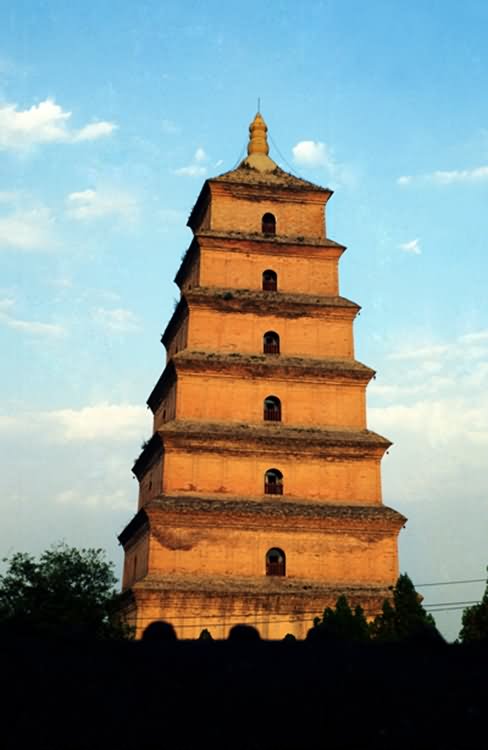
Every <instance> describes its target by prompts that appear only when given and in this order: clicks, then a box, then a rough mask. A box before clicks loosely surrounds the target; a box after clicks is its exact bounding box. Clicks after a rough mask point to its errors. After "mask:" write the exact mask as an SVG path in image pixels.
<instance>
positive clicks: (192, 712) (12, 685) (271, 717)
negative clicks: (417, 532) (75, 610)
mask: <svg viewBox="0 0 488 750" xmlns="http://www.w3.org/2000/svg"><path fill="white" fill-rule="evenodd" d="M0 659H1V664H2V681H3V686H4V691H3V699H2V713H3V717H4V719H3V722H2V748H4V749H5V750H10V748H12V750H13V748H19V747H35V748H37V750H39V749H41V748H46V750H47V749H49V750H58V748H59V749H60V750H61V749H62V750H94V749H95V748H96V749H98V748H104V749H107V748H120V749H125V748H127V750H129V748H137V750H141V749H142V748H174V749H175V750H176V749H178V750H180V749H182V748H192V749H193V748H207V747H209V748H212V750H215V749H216V748H226V749H227V748H233V750H241V749H242V750H260V749H261V748H262V750H301V748H304V749H305V748H363V747H375V748H378V749H380V748H385V750H386V748H388V750H391V748H399V747H401V748H403V747H409V748H410V747H412V746H420V747H432V748H437V747H439V748H441V747H442V748H451V747H452V748H461V747H465V746H467V745H468V746H469V744H471V743H473V744H474V743H475V742H476V737H477V735H479V736H483V732H484V728H485V723H486V722H485V708H486V673H487V668H488V649H486V648H485V647H483V646H480V645H478V646H461V645H457V644H454V645H440V646H437V645H435V646H434V645H432V644H426V643H423V644H419V643H409V644H405V643H380V642H375V643H357V642H356V643H354V642H340V641H337V642H335V643H331V642H327V641H322V640H308V641H280V642H270V641H263V640H259V639H248V640H246V639H241V638H235V639H228V640H225V641H217V640H214V641H212V640H208V639H204V640H200V641H178V640H175V639H174V640H172V641H169V640H167V641H162V640H159V641H158V640H151V639H148V640H142V641H100V640H92V641H88V640H70V639H46V638H43V639H29V638H22V639H9V640H7V639H3V640H2V641H1V643H0ZM476 746H478V745H476Z"/></svg>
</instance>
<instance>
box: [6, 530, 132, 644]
mask: <svg viewBox="0 0 488 750" xmlns="http://www.w3.org/2000/svg"><path fill="white" fill-rule="evenodd" d="M4 562H6V563H7V564H8V565H7V571H6V573H4V574H3V575H1V576H0V625H1V626H2V630H3V632H4V633H7V634H8V633H28V634H35V635H50V636H57V635H67V634H69V635H80V636H89V637H96V638H125V637H130V629H129V628H128V627H127V626H125V625H124V624H123V623H121V622H119V620H118V617H117V605H118V600H119V595H118V594H117V592H116V590H115V588H114V587H115V584H116V582H117V579H116V577H115V575H114V572H113V563H111V562H108V561H107V560H106V559H105V552H104V551H103V550H101V549H77V548H75V547H68V545H66V544H65V543H60V544H55V545H53V546H52V547H50V548H49V549H47V550H46V551H44V552H43V553H42V554H41V556H40V558H39V559H38V560H36V559H35V558H34V557H33V556H32V555H29V554H27V553H24V552H17V553H15V554H14V555H12V556H11V557H10V558H4Z"/></svg>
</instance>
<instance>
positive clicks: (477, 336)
mask: <svg viewBox="0 0 488 750" xmlns="http://www.w3.org/2000/svg"><path fill="white" fill-rule="evenodd" d="M460 340H461V341H464V342H467V343H471V342H472V341H488V330H484V331H475V332H473V333H465V334H464V335H463V336H461V338H460Z"/></svg>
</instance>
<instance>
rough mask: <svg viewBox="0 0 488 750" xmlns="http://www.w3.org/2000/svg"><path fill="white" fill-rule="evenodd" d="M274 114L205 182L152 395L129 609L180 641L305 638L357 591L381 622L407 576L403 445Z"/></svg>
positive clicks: (313, 197) (135, 620) (335, 249)
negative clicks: (270, 136)
mask: <svg viewBox="0 0 488 750" xmlns="http://www.w3.org/2000/svg"><path fill="white" fill-rule="evenodd" d="M266 133H267V128H266V125H265V123H264V121H263V119H262V117H261V115H260V114H258V115H256V117H255V119H254V121H253V122H252V124H251V126H250V140H249V145H248V156H247V157H246V158H245V159H244V161H242V163H241V164H240V165H239V166H238V167H237V168H236V169H234V170H232V171H231V172H226V173H225V174H223V175H221V176H220V177H215V178H212V179H208V180H206V181H205V183H204V185H203V188H202V190H201V192H200V195H199V196H198V199H197V202H196V204H195V206H194V208H193V210H192V212H191V215H190V218H189V220H188V226H189V227H190V228H191V230H192V231H193V235H194V237H193V241H192V243H191V245H190V247H189V248H188V250H187V252H186V254H185V256H184V258H183V261H182V263H181V266H180V268H179V271H178V273H177V275H176V278H175V281H176V283H177V285H178V286H179V288H180V290H181V298H180V301H179V303H178V306H177V308H176V310H175V312H174V314H173V316H172V318H171V320H170V321H169V323H168V325H167V327H166V330H165V332H164V334H163V337H162V342H163V344H164V346H165V348H166V352H167V362H166V367H165V369H164V371H163V373H162V375H161V377H160V379H159V380H158V382H157V384H156V386H155V387H154V389H153V391H152V393H151V394H150V396H149V399H148V401H147V403H148V406H149V407H150V409H151V411H152V413H153V415H154V427H153V435H152V437H151V439H150V440H149V441H148V442H147V444H146V445H145V447H144V449H143V451H142V453H141V455H140V456H139V458H138V459H137V460H136V462H135V464H134V467H133V471H134V474H135V475H136V477H137V479H138V480H139V506H138V512H137V514H136V515H135V516H134V518H133V519H132V520H131V521H130V523H129V524H128V526H126V528H125V529H124V531H123V532H122V533H121V534H120V536H119V540H120V542H121V543H122V545H123V546H124V550H125V566H124V576H123V590H124V592H125V594H124V614H125V617H126V618H127V620H128V622H130V623H131V624H133V625H135V626H136V630H137V634H138V635H140V634H141V633H142V631H143V629H144V628H145V627H146V626H147V625H148V624H149V623H150V622H151V621H153V620H156V619H163V620H166V621H169V622H171V623H172V624H173V625H174V627H175V629H176V631H177V634H178V636H179V637H180V638H195V637H198V635H199V634H200V632H201V630H202V629H203V628H208V629H209V630H210V632H211V633H212V635H213V637H214V638H222V637H225V636H226V635H227V633H228V631H229V628H230V627H231V626H232V625H234V624H236V623H247V624H250V625H255V626H256V627H257V628H258V629H259V631H260V633H261V635H262V637H264V638H282V637H283V635H284V634H285V633H293V634H294V635H296V636H297V637H304V636H305V634H306V632H307V630H308V629H309V627H310V626H311V624H312V620H313V617H314V616H315V615H317V614H321V613H322V611H323V609H324V607H326V606H331V605H333V604H334V603H335V601H336V599H337V597H338V596H339V594H341V593H345V594H346V595H347V597H348V600H349V601H350V603H351V604H352V605H355V604H357V603H360V604H361V605H362V606H363V608H364V609H365V610H366V613H367V614H368V615H373V614H375V613H376V612H378V610H379V609H380V607H381V604H382V601H383V599H384V598H385V597H387V596H388V595H389V592H388V587H389V586H391V585H392V584H393V583H394V582H395V580H396V578H397V576H398V554H397V536H398V533H399V531H400V528H401V527H402V526H403V524H404V522H405V518H404V517H403V516H401V515H400V514H399V513H397V512H396V511H394V510H392V509H391V508H388V507H386V506H384V505H383V504H382V495H381V467H380V464H381V459H382V456H383V454H384V453H385V451H386V449H387V448H388V447H389V445H390V442H389V441H388V440H386V439H385V438H384V437H381V436H380V435H377V434H376V433H374V432H371V431H370V430H368V429H367V425H366V387H367V385H368V383H369V381H370V380H371V378H372V377H373V375H374V371H373V370H371V369H370V368H369V367H366V366H365V365H363V364H361V363H360V362H358V361H357V360H356V359H355V358H354V340H353V322H354V319H355V317H356V315H357V313H358V311H359V306H358V305H356V304H355V303H354V302H351V301H349V300H348V299H345V298H344V297H340V296H339V285H338V263H339V259H340V257H341V255H342V253H343V252H344V250H345V248H344V246H343V245H340V244H338V243H337V242H334V241H333V240H331V239H328V237H327V231H326V221H325V206H326V204H327V201H328V200H329V198H330V197H331V195H332V191H331V190H328V189H327V188H323V187H319V186H317V185H314V184H312V183H310V182H307V181H305V180H302V179H299V178H297V177H295V176H293V175H291V174H288V173H286V172H284V171H283V170H281V169H280V168H279V167H278V166H277V165H276V164H275V162H274V161H272V160H271V159H270V157H269V156H268V145H267V139H266Z"/></svg>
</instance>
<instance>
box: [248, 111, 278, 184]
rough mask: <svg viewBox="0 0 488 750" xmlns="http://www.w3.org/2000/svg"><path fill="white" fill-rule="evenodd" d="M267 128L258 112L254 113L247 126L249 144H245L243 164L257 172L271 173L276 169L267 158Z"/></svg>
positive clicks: (272, 162)
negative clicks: (245, 151)
mask: <svg viewBox="0 0 488 750" xmlns="http://www.w3.org/2000/svg"><path fill="white" fill-rule="evenodd" d="M267 133H268V126H267V125H266V123H265V121H264V119H263V117H262V115H261V113H260V112H257V113H256V116H255V118H254V120H253V121H252V122H251V124H250V125H249V143H248V144H247V154H248V156H247V158H246V159H244V162H243V163H244V164H246V165H247V166H248V167H252V168H253V169H256V170H257V171H258V172H271V171H272V170H273V169H276V163H275V162H274V161H273V160H272V159H270V158H269V156H268V154H269V146H268V138H267Z"/></svg>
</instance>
